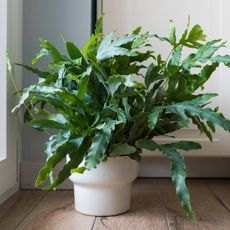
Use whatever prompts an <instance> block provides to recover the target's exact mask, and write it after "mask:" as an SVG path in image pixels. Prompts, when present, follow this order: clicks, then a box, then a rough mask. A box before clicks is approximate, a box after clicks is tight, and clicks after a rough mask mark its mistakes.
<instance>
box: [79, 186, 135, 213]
mask: <svg viewBox="0 0 230 230" xmlns="http://www.w3.org/2000/svg"><path fill="white" fill-rule="evenodd" d="M130 192H131V184H130V185H116V186H114V185H113V186H111V187H109V186H107V187H91V186H89V187H88V186H81V185H74V197H75V209H76V210H77V211H78V212H80V213H82V214H85V215H90V216H113V215H118V214H122V213H124V212H127V211H128V210H129V209H130Z"/></svg>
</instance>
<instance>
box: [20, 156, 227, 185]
mask: <svg viewBox="0 0 230 230" xmlns="http://www.w3.org/2000/svg"><path fill="white" fill-rule="evenodd" d="M186 165H187V175H188V177H192V178H201V177H203V178H230V167H229V165H230V158H187V159H186ZM41 167H42V163H32V162H22V164H21V189H36V188H35V187H34V182H35V180H36V177H37V174H38V172H39V170H40V168H41ZM58 168H59V169H60V168H61V165H59V166H58ZM139 177H170V162H169V161H168V160H167V159H164V158H148V157H145V158H143V160H142V161H141V165H140V173H139ZM46 185H48V180H47V182H46V183H45V184H44V186H46ZM39 188H40V187H39ZM39 188H38V189H39ZM59 189H73V185H72V183H71V182H70V181H69V180H67V181H66V182H64V183H63V184H61V185H60V186H59Z"/></svg>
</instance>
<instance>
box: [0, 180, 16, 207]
mask: <svg viewBox="0 0 230 230" xmlns="http://www.w3.org/2000/svg"><path fill="white" fill-rule="evenodd" d="M18 190H19V184H18V183H17V184H15V185H14V186H13V187H12V188H10V189H9V190H7V191H6V192H4V193H3V194H2V195H0V205H1V204H2V203H3V202H5V201H6V200H7V199H8V198H10V197H11V196H12V195H13V194H14V193H16V192H17V191H18Z"/></svg>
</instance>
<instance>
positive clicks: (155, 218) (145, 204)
mask: <svg viewBox="0 0 230 230" xmlns="http://www.w3.org/2000/svg"><path fill="white" fill-rule="evenodd" d="M155 182H156V181H155V180H154V179H139V180H138V181H136V182H135V184H134V186H133V192H132V205H131V210H130V211H129V212H127V213H125V214H122V215H118V216H112V217H97V218H96V222H95V225H94V228H93V230H105V229H110V230H155V229H156V230H165V229H168V228H167V223H166V219H165V216H164V212H163V208H162V205H161V201H160V198H159V194H158V192H157V185H156V183H155Z"/></svg>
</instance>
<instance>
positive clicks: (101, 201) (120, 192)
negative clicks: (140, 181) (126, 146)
mask: <svg viewBox="0 0 230 230" xmlns="http://www.w3.org/2000/svg"><path fill="white" fill-rule="evenodd" d="M138 171H139V163H138V162H137V161H135V160H132V159H130V158H129V157H117V158H108V160H107V161H106V162H102V163H100V164H99V165H98V167H97V168H96V169H92V170H90V171H85V172H84V173H83V174H78V173H74V174H72V175H71V176H70V180H71V181H72V182H73V184H74V199H75V209H76V210H77V211H78V212H80V213H83V214H87V215H93V216H112V215H117V214H121V213H124V212H126V211H128V210H129V209H130V203H131V185H132V182H133V181H134V180H135V179H136V177H137V175H138Z"/></svg>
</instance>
